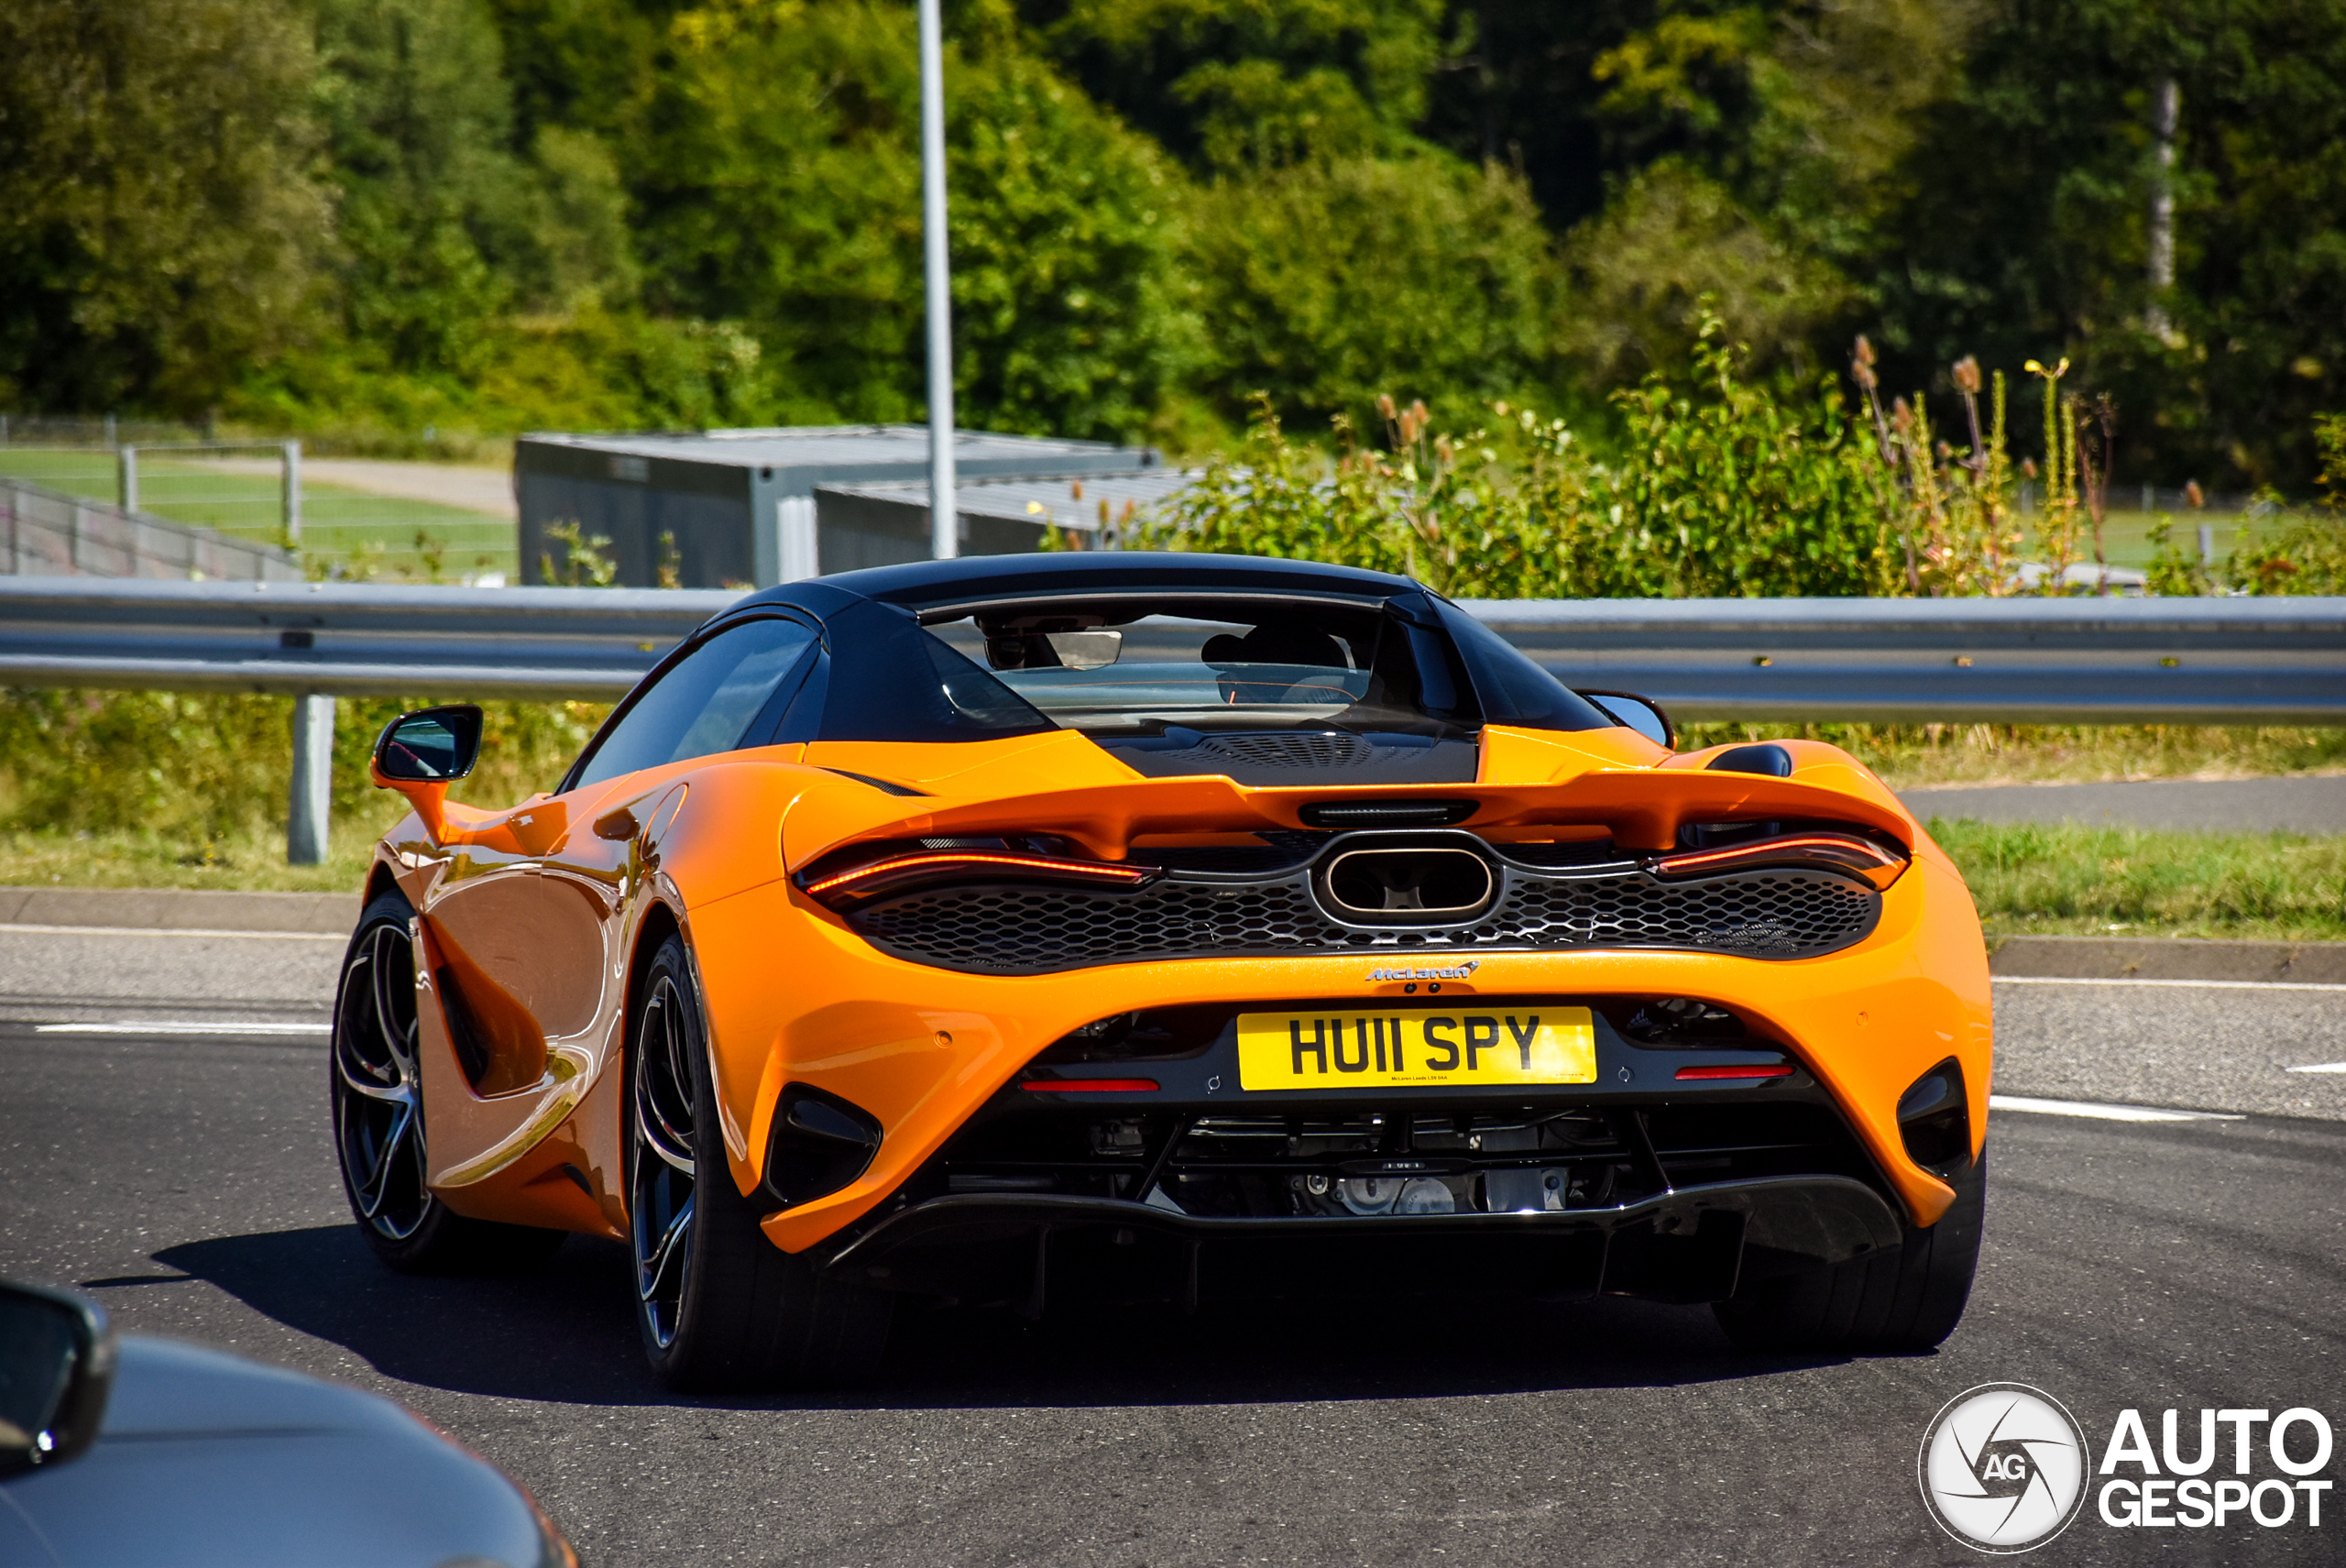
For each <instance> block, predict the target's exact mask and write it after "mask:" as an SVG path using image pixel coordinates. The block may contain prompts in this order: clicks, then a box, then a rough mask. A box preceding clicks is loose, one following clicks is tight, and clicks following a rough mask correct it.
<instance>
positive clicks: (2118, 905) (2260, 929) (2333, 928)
mask: <svg viewBox="0 0 2346 1568" xmlns="http://www.w3.org/2000/svg"><path fill="white" fill-rule="evenodd" d="M1930 830H1931V836H1932V837H1933V838H1935V839H1937V840H1938V841H1939V843H1940V844H1941V846H1943V847H1944V848H1945V849H1946V852H1947V853H1948V855H1950V856H1951V857H1953V858H1954V861H1955V863H1956V864H1957V866H1960V867H1961V868H1962V869H1963V877H1964V881H1965V882H1967V883H1969V884H1970V887H1971V896H1972V898H1973V899H1974V900H1975V901H1976V902H1977V903H1978V904H1979V918H1980V922H1981V924H1982V925H1984V926H1985V927H1987V929H1988V931H1989V934H1990V935H1991V936H2002V937H2020V936H2073V937H2104V936H2157V937H2217V938H2257V939H2261V940H2265V941H2292V942H2337V941H2346V834H2319V835H2310V836H2309V835H2305V834H2298V833H2177V832H2157V831H2153V830H2149V829H2145V828H2088V827H2082V826H2077V825H2074V824H2067V823H2064V824H2060V825H2057V826H2047V825H2045V824H2042V823H2033V822H2032V823H2001V822H1973V821H1969V820H1963V821H1953V822H1950V821H1946V820H1945V819H1941V818H1934V819H1933V820H1932V821H1931V823H1930Z"/></svg>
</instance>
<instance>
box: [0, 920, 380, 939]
mask: <svg viewBox="0 0 2346 1568" xmlns="http://www.w3.org/2000/svg"><path fill="white" fill-rule="evenodd" d="M0 936H27V937H244V938H251V939H253V940H256V941H263V942H347V941H348V940H350V935H349V933H348V932H345V933H344V934H343V935H341V936H339V937H335V936H329V935H328V934H327V933H325V932H323V931H214V930H208V929H203V928H200V927H185V926H11V925H5V924H0Z"/></svg>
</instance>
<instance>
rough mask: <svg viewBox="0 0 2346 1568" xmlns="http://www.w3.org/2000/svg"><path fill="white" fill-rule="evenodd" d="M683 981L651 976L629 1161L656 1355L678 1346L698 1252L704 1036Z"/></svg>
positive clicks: (640, 1284) (640, 1034) (631, 1214)
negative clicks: (699, 1074)
mask: <svg viewBox="0 0 2346 1568" xmlns="http://www.w3.org/2000/svg"><path fill="white" fill-rule="evenodd" d="M663 956H664V955H663ZM678 980H679V977H678V975H677V974H676V972H675V971H674V969H673V968H669V967H661V968H659V969H657V970H655V973H654V975H653V977H652V986H651V994H650V995H648V996H647V997H645V999H644V1003H643V1010H642V1013H641V1015H640V1016H639V1018H638V1020H637V1025H636V1031H635V1035H636V1048H635V1055H634V1075H633V1076H634V1080H635V1081H634V1085H633V1090H634V1092H633V1093H632V1094H631V1095H630V1100H631V1102H632V1105H633V1111H634V1132H635V1147H634V1157H633V1158H632V1159H631V1160H630V1162H629V1163H630V1171H629V1176H628V1190H627V1196H628V1229H629V1232H630V1240H631V1243H632V1245H633V1247H634V1254H635V1295H636V1300H637V1302H638V1304H639V1305H640V1307H641V1310H642V1322H643V1335H644V1339H645V1342H646V1343H647V1344H648V1345H649V1346H650V1348H651V1350H652V1354H653V1356H654V1357H655V1359H656V1358H657V1357H658V1356H659V1355H660V1354H662V1353H663V1352H666V1351H670V1350H672V1349H674V1345H675V1343H676V1326H677V1315H678V1312H679V1311H680V1310H681V1309H682V1307H683V1305H684V1297H685V1274H686V1273H687V1271H688V1270H689V1269H690V1268H691V1266H692V1255H693V1186H694V1165H693V1107H694V1105H695V1103H696V1096H695V1094H694V1092H693V1064H692V1053H693V1049H694V1047H696V1045H697V1044H698V1040H697V1038H696V1031H695V1030H694V1029H693V1026H692V1025H693V1023H694V1021H695V1019H694V1011H693V1010H692V1009H691V1007H690V1006H689V1004H688V1003H686V1002H685V999H684V993H683V992H682V991H681V990H680V989H679V988H678Z"/></svg>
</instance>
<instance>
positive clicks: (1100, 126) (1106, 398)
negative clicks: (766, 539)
mask: <svg viewBox="0 0 2346 1568" xmlns="http://www.w3.org/2000/svg"><path fill="white" fill-rule="evenodd" d="M671 47H672V48H673V49H674V68H673V70H672V71H669V72H668V73H667V74H666V75H665V77H664V79H663V82H662V83H661V86H660V90H659V92H658V93H657V95H656V97H655V98H654V100H653V102H652V105H651V107H650V110H649V112H648V115H647V125H648V126H649V132H648V135H647V136H646V137H645V138H644V140H643V142H642V144H641V151H640V154H639V156H638V158H637V159H635V160H634V162H633V164H632V166H631V168H630V181H631V184H632V186H633V189H634V191H635V192H636V198H637V201H638V203H639V205H640V208H641V212H642V214H643V217H642V221H641V226H640V229H639V233H640V235H641V242H642V245H643V252H644V256H645V258H646V261H647V266H648V269H649V281H648V284H647V286H648V287H649V288H650V290H651V291H652V298H653V299H654V301H655V302H657V303H659V304H660V305H661V306H663V307H664V308H667V309H672V310H676V311H680V312H684V313H689V314H693V315H698V316H703V317H709V318H717V319H735V320H740V321H742V322H745V323H749V324H750V326H751V329H752V330H753V331H755V332H756V333H757V334H758V335H759V337H760V339H761V340H762V342H763V343H764V344H765V345H766V346H767V349H768V352H769V353H770V354H771V355H772V356H773V358H774V359H775V360H776V361H777V362H778V363H777V367H776V369H775V372H774V373H775V375H776V376H777V377H778V378H783V379H784V380H785V381H786V382H787V383H788V385H789V388H790V389H791V392H792V395H793V397H794V398H795V406H796V407H797V408H799V409H801V410H803V411H805V413H806V416H807V417H828V418H850V419H904V418H909V417H912V416H913V415H914V414H915V413H916V412H917V411H919V410H920V408H921V407H922V403H923V385H924V377H923V371H922V360H921V351H920V344H921V330H922V321H921V315H920V312H919V308H918V306H917V304H916V303H915V302H917V301H918V300H919V299H920V297H921V283H920V278H921V249H920V246H921V230H920V222H921V217H920V192H919V174H920V166H919V147H920V141H919V134H918V127H919V110H918V59H917V55H916V52H915V39H914V32H913V16H912V12H911V9H910V7H909V6H904V5H892V4H884V3H880V0H788V3H785V4H782V5H751V4H748V3H746V0H719V3H718V4H714V5H708V6H706V7H703V8H702V9H699V10H696V11H691V12H687V13H685V14H683V15H681V16H678V17H677V18H676V21H675V23H674V30H673V32H672V34H671ZM947 103H948V160H949V162H948V173H949V178H950V180H951V188H952V201H951V208H950V212H951V225H952V230H951V243H952V250H953V254H954V260H955V266H954V280H953V287H954V309H955V316H956V320H955V331H954V346H955V354H956V361H957V367H958V368H957V372H956V377H955V380H956V386H957V398H958V399H959V404H960V411H961V417H962V418H963V419H964V420H965V421H967V422H972V423H986V424H993V425H997V426H1000V427H1003V428H1006V429H1012V430H1022V431H1037V432H1039V431H1053V432H1057V433H1065V434H1097V435H1122V434H1131V433H1135V432H1136V431H1137V430H1138V429H1139V428H1140V426H1141V425H1142V424H1143V422H1145V421H1146V418H1147V416H1148V415H1149V414H1150V413H1151V412H1152V411H1154V410H1155V409H1156V408H1157V404H1158V402H1159V401H1160V400H1161V399H1162V398H1163V396H1164V395H1165V390H1166V388H1167V387H1168V384H1169V382H1170V380H1171V378H1172V376H1173V374H1174V372H1175V370H1176V368H1177V358H1178V353H1179V352H1180V339H1181V335H1182V334H1181V323H1180V322H1179V320H1178V315H1177V313H1176V312H1174V311H1173V310H1172V308H1171V300H1170V295H1171V289H1170V281H1169V268H1170V260H1171V245H1172V235H1171V230H1172V226H1173V225H1172V219H1173V215H1174V212H1175V200H1174V198H1175V194H1176V191H1175V185H1174V181H1176V179H1177V178H1178V176H1177V175H1176V173H1175V171H1173V170H1169V169H1168V166H1167V165H1166V164H1165V163H1164V161H1163V159H1161V158H1160V157H1159V156H1158V155H1157V152H1156V151H1155V149H1154V148H1152V147H1151V146H1150V145H1149V144H1148V142H1147V141H1146V139H1145V138H1143V137H1138V136H1135V134H1133V133H1132V132H1131V131H1129V130H1127V129H1125V128H1124V126H1121V125H1119V124H1117V123H1116V121H1115V120H1114V119H1113V118H1112V117H1110V116H1109V115H1105V114H1103V113H1102V111H1101V110H1100V109H1099V108H1098V107H1097V106H1095V105H1094V104H1091V101H1090V100H1089V99H1087V98H1085V97H1084V96H1083V94H1082V93H1080V92H1078V91H1077V90H1075V89H1074V88H1073V87H1071V86H1070V85H1069V83H1067V82H1065V81H1063V80H1062V79H1061V78H1059V77H1058V75H1057V74H1056V73H1055V72H1054V71H1051V70H1050V68H1049V67H1048V66H1047V65H1046V64H1044V63H1043V62H1042V61H1040V60H1036V59H1034V58H1033V57H1032V56H1031V55H1028V54H1026V53H1025V52H1024V51H1023V50H1022V49H1019V48H1018V47H1017V45H1016V41H1015V39H1014V38H1011V37H1009V36H1007V35H1006V34H1003V33H1002V32H1000V31H999V30H996V31H994V32H992V33H991V34H988V35H986V36H981V37H979V38H973V39H971V40H969V43H968V45H967V46H966V47H961V48H957V49H953V50H951V51H949V55H948V73H947Z"/></svg>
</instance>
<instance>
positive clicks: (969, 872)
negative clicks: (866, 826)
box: [795, 842, 1163, 909]
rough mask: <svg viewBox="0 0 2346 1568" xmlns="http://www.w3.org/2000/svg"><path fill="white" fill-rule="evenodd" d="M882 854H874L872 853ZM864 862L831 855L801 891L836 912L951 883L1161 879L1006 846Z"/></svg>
mask: <svg viewBox="0 0 2346 1568" xmlns="http://www.w3.org/2000/svg"><path fill="white" fill-rule="evenodd" d="M872 850H878V851H879V852H878V853H876V854H875V853H872ZM860 853H861V856H862V858H861V859H860V860H856V861H853V863H843V861H842V857H840V856H838V855H827V856H825V857H824V858H823V859H822V860H821V861H817V862H816V863H815V864H814V865H812V866H809V867H808V868H807V869H806V870H805V871H803V872H799V873H798V875H797V877H796V878H795V881H796V882H797V883H798V886H799V889H800V891H802V892H804V893H805V894H806V895H807V896H808V897H809V898H812V899H815V900H816V901H817V902H818V903H821V904H823V905H827V906H828V907H830V908H833V909H846V908H850V907H852V906H853V905H858V904H862V903H865V902H867V901H869V900H871V899H874V898H878V897H881V896H882V895H884V894H898V893H909V892H912V891H913V890H915V889H916V888H923V887H937V886H942V885H944V884H946V883H971V882H1014V883H1036V882H1045V883H1061V884H1063V885H1068V886H1074V887H1098V888H1120V889H1121V888H1135V887H1138V886H1140V885H1141V884H1143V883H1149V882H1154V881H1155V880H1157V877H1158V876H1160V875H1162V874H1163V873H1162V872H1159V871H1158V870H1157V868H1156V867H1154V866H1132V865H1119V864H1117V863H1115V862H1113V861H1087V860H1080V859H1077V858H1075V857H1073V856H1069V855H1058V854H1046V853H1039V852H1036V851H1034V850H1022V849H1014V848H1011V847H1009V846H1007V845H1003V844H999V843H996V844H967V845H964V844H952V843H949V842H948V843H946V844H942V845H926V844H902V843H899V844H892V845H876V846H865V847H863V848H862V850H861V851H860Z"/></svg>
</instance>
